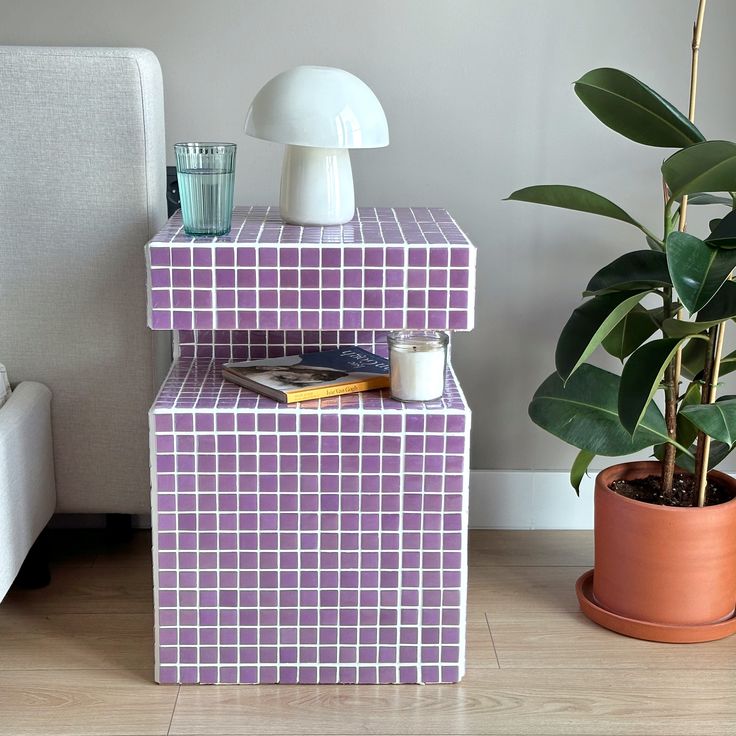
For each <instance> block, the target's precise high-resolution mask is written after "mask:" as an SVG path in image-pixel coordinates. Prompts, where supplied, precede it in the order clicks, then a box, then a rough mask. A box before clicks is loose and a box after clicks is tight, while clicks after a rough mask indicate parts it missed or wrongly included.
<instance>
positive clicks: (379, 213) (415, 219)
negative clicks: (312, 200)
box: [152, 205, 470, 245]
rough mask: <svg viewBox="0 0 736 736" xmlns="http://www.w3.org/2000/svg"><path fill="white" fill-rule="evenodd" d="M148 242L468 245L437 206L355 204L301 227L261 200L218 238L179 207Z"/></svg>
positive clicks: (236, 215)
mask: <svg viewBox="0 0 736 736" xmlns="http://www.w3.org/2000/svg"><path fill="white" fill-rule="evenodd" d="M152 242H156V243H168V242H172V243H312V244H315V245H316V244H321V243H325V244H327V243H370V244H376V243H385V244H404V243H409V244H419V243H425V244H444V245H449V244H466V245H467V244H468V243H469V242H470V241H468V239H467V238H466V237H465V234H464V233H463V231H462V230H461V229H460V228H459V226H458V224H457V223H456V222H455V220H454V219H453V218H452V216H451V215H450V214H449V213H448V212H447V210H445V209H442V208H441V207H358V208H357V209H356V211H355V216H354V217H353V219H352V220H351V221H350V222H348V223H346V224H345V225H331V226H327V227H317V226H309V227H301V226H299V225H289V224H288V223H285V222H284V221H283V220H282V219H281V214H280V212H279V208H278V207H270V206H267V205H263V206H249V207H248V206H246V207H235V208H234V210H233V219H232V229H231V231H230V233H229V234H228V235H223V236H221V237H219V238H210V237H205V238H193V237H191V236H190V235H187V234H186V233H185V232H184V230H183V229H182V219H181V212H180V211H178V212H176V213H175V214H174V216H173V217H172V218H171V219H170V220H169V221H168V222H167V223H166V226H165V227H164V228H163V229H162V230H161V231H160V232H159V233H158V235H156V237H155V238H154V239H153V241H152Z"/></svg>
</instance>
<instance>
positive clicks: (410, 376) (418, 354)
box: [391, 347, 445, 401]
mask: <svg viewBox="0 0 736 736" xmlns="http://www.w3.org/2000/svg"><path fill="white" fill-rule="evenodd" d="M444 387H445V350H444V347H443V348H442V349H440V350H408V351H404V350H393V351H392V352H391V395H392V396H393V397H394V398H395V399H399V400H401V401H430V400H431V399H437V398H439V397H440V396H442V393H443V391H444Z"/></svg>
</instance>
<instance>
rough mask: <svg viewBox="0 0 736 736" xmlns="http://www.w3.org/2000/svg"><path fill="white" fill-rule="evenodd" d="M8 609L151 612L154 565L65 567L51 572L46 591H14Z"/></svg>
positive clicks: (115, 564)
mask: <svg viewBox="0 0 736 736" xmlns="http://www.w3.org/2000/svg"><path fill="white" fill-rule="evenodd" d="M6 607H7V608H11V609H14V610H24V611H32V612H33V613H150V612H151V611H152V610H153V577H152V573H151V562H150V561H143V560H139V561H138V562H137V563H131V565H129V566H126V565H121V564H119V563H116V562H105V563H99V564H95V565H93V566H92V567H88V568H80V567H77V566H63V567H60V568H58V569H57V570H54V571H52V575H51V584H50V585H49V586H48V587H46V588H40V589H38V590H15V589H13V590H11V591H10V593H9V594H8V596H7V597H6V598H5V600H4V601H3V603H2V608H0V611H2V610H3V609H4V608H6Z"/></svg>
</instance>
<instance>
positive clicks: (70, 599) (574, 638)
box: [0, 531, 736, 736]
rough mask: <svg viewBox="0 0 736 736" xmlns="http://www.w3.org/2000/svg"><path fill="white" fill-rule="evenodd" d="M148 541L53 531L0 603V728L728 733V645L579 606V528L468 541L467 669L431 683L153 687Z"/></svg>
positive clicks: (733, 689)
mask: <svg viewBox="0 0 736 736" xmlns="http://www.w3.org/2000/svg"><path fill="white" fill-rule="evenodd" d="M149 547H150V538H149V537H148V535H146V534H145V533H139V534H138V535H137V536H136V538H135V539H134V540H133V541H132V542H129V543H126V544H122V545H117V546H112V547H111V546H109V545H105V544H103V543H101V542H100V540H99V537H97V536H96V535H95V534H90V533H88V534H79V533H74V532H63V533H62V532H59V533H57V536H56V537H55V538H54V558H55V562H54V565H53V582H52V584H51V586H50V587H48V588H45V589H43V590H38V591H28V592H20V591H14V592H12V593H11V594H10V595H9V596H8V598H7V599H6V600H5V601H4V602H3V603H2V605H0V734H2V735H3V736H4V735H5V734H7V735H8V736H21V735H22V734H43V735H44V736H47V735H53V736H62V735H64V734H73V735H74V736H81V735H82V734H99V735H102V734H125V735H131V736H132V735H133V734H150V735H153V734H189V735H194V734H202V735H204V734H208V735H210V736H217V735H219V734H244V735H245V734H249V735H252V734H256V735H257V734H283V735H284V736H294V735H296V734H392V735H395V736H404V735H406V734H484V735H488V736H490V735H492V734H507V735H511V734H534V735H535V736H543V735H547V734H549V735H552V734H560V735H564V736H572V735H573V734H591V735H592V734H607V735H610V736H613V735H614V734H632V735H634V734H635V735H636V736H644V735H647V736H648V735H649V734H654V735H656V736H674V735H675V734H682V735H686V736H696V735H697V736H709V735H711V734H723V735H724V736H726V735H728V736H733V735H734V734H736V637H733V638H732V639H730V640H725V641H722V642H715V643H711V644H699V645H684V646H670V645H661V644H651V643H647V642H641V641H636V640H634V639H627V638H624V637H621V636H617V635H616V634H612V633H610V632H608V631H605V630H604V629H601V628H599V627H597V626H596V625H595V624H592V623H590V622H589V621H588V620H587V619H585V618H584V617H583V616H582V615H581V614H580V613H579V612H578V610H577V603H576V600H575V595H574V590H573V586H574V582H575V579H576V578H577V577H578V575H580V574H581V573H582V572H583V571H585V570H586V569H588V568H589V567H591V565H592V542H591V537H590V535H589V533H587V532H499V531H493V532H492V531H486V532H480V531H479V532H473V533H471V543H470V595H469V609H468V672H467V676H466V677H465V679H464V680H463V682H462V683H461V684H459V685H440V686H425V687H422V686H410V685H402V686H378V687H376V686H335V685H332V686H288V685H284V686H242V687H234V686H223V687H197V686H185V687H181V688H178V687H176V686H159V685H155V684H154V683H153V682H152V646H153V645H152V624H153V621H152V615H151V606H152V603H151V565H150V551H149Z"/></svg>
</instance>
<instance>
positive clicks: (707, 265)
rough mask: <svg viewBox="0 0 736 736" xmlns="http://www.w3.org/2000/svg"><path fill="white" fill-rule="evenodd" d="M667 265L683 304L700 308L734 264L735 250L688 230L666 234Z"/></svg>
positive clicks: (690, 308) (692, 309)
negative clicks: (718, 245)
mask: <svg viewBox="0 0 736 736" xmlns="http://www.w3.org/2000/svg"><path fill="white" fill-rule="evenodd" d="M667 265H668V267H669V271H670V276H671V277H672V283H673V284H674V286H675V289H677V294H678V296H679V297H680V299H681V301H682V303H683V304H684V305H685V308H686V309H687V310H688V311H689V312H690V313H691V314H692V313H694V312H697V311H699V310H700V309H702V308H703V307H704V306H705V305H706V304H707V303H708V302H709V301H710V300H711V299H712V298H713V296H714V295H715V294H716V292H717V291H718V290H719V289H720V288H721V286H722V285H723V282H724V281H725V280H726V279H727V278H728V276H729V274H730V273H731V271H733V269H734V267H736V250H722V249H720V248H712V247H711V246H709V245H707V244H706V243H704V242H703V241H702V240H700V239H699V238H696V237H694V236H693V235H689V234H688V233H680V232H673V233H670V234H669V235H668V236H667Z"/></svg>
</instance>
